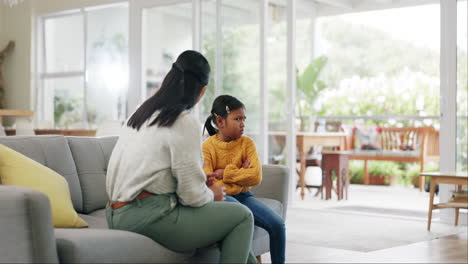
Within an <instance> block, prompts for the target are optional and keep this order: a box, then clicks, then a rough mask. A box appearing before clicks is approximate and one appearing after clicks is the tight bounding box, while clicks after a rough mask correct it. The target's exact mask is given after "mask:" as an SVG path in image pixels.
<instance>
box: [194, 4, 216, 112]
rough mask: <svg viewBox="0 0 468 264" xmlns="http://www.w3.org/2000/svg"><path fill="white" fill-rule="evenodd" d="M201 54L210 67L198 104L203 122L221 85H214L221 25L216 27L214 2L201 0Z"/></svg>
mask: <svg viewBox="0 0 468 264" xmlns="http://www.w3.org/2000/svg"><path fill="white" fill-rule="evenodd" d="M200 9H201V30H200V32H201V53H202V54H203V55H204V56H205V57H206V59H207V60H208V62H209V63H210V66H211V75H210V82H209V83H208V87H207V88H206V91H205V95H204V96H203V98H202V100H201V102H200V104H199V109H200V120H202V121H205V120H206V118H207V117H208V116H209V115H210V111H211V106H212V104H213V101H214V99H215V97H216V96H217V95H219V94H218V93H217V92H216V91H217V89H216V87H218V86H220V85H221V84H217V83H216V78H215V76H216V74H217V68H216V66H217V63H216V56H217V53H218V50H217V49H218V48H219V47H218V45H217V42H216V39H217V30H218V28H221V25H219V26H217V19H219V18H220V17H221V16H219V17H217V15H216V0H203V1H201V8H200Z"/></svg>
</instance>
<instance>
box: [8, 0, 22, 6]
mask: <svg viewBox="0 0 468 264" xmlns="http://www.w3.org/2000/svg"><path fill="white" fill-rule="evenodd" d="M23 1H24V0H3V3H4V4H5V5H9V6H10V7H12V6H14V5H17V4H19V3H21V2H23Z"/></svg>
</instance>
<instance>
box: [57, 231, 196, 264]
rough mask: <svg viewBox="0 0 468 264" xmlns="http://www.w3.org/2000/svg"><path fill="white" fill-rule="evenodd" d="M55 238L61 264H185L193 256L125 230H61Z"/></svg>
mask: <svg viewBox="0 0 468 264" xmlns="http://www.w3.org/2000/svg"><path fill="white" fill-rule="evenodd" d="M55 237H56V239H57V251H58V255H59V260H60V263H181V262H188V258H189V257H190V256H191V255H192V253H187V254H181V253H176V252H173V251H170V250H168V249H166V248H164V247H163V246H161V245H159V244H158V243H156V242H154V241H153V240H151V239H150V238H148V237H145V236H143V235H140V234H137V233H133V232H127V231H121V230H108V229H80V230H78V229H68V228H57V229H55Z"/></svg>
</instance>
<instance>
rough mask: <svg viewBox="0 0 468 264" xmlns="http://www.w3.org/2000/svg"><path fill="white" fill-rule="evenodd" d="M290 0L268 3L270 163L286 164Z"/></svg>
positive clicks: (267, 44)
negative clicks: (288, 15)
mask: <svg viewBox="0 0 468 264" xmlns="http://www.w3.org/2000/svg"><path fill="white" fill-rule="evenodd" d="M286 5H287V1H286V0H282V1H275V2H274V3H273V2H271V3H269V5H268V11H267V17H268V22H267V25H268V30H267V39H266V46H267V52H268V53H267V85H266V86H267V87H268V102H269V104H268V119H269V122H268V132H269V135H268V152H269V153H268V163H270V164H278V163H280V164H285V162H286V160H285V158H284V157H285V147H286V137H285V136H284V135H283V136H282V135H275V134H277V133H285V132H286V130H287V129H286V118H287V116H286V113H287V111H286V98H287V96H286V95H287V87H286V79H287V68H286V67H287V53H286V51H287V43H288V41H287V39H286V38H287V18H286Z"/></svg>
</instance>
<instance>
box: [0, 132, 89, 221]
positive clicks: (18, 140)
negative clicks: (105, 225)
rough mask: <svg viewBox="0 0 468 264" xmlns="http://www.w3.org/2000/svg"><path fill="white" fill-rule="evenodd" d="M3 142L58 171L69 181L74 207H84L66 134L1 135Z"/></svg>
mask: <svg viewBox="0 0 468 264" xmlns="http://www.w3.org/2000/svg"><path fill="white" fill-rule="evenodd" d="M0 144H3V145H5V146H7V147H9V148H11V149H13V150H15V151H17V152H19V153H21V154H23V155H25V156H27V157H29V158H31V159H33V160H35V161H37V162H39V163H40V164H42V165H44V166H46V167H48V168H50V169H52V170H54V171H56V172H57V173H58V174H60V175H62V176H63V177H64V178H65V179H66V180H67V182H68V188H69V189H70V195H71V200H72V202H73V207H74V208H75V210H76V211H77V212H81V211H82V209H83V203H82V201H83V198H82V194H81V187H80V181H79V179H78V174H77V173H76V167H75V162H74V161H73V157H72V155H71V152H70V148H69V147H68V144H67V141H66V139H65V137H64V136H60V135H45V136H9V137H0Z"/></svg>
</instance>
